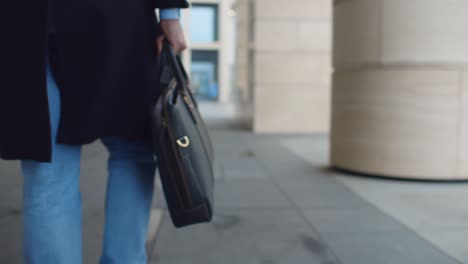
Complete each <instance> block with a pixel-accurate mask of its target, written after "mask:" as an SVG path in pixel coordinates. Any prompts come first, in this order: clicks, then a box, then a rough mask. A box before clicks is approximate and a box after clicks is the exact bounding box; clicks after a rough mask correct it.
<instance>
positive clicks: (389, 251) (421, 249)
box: [322, 231, 460, 264]
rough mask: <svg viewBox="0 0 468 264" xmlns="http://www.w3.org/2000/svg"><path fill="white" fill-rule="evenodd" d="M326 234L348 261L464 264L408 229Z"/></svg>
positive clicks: (364, 263)
mask: <svg viewBox="0 0 468 264" xmlns="http://www.w3.org/2000/svg"><path fill="white" fill-rule="evenodd" d="M322 235H323V236H324V239H325V240H326V242H327V243H328V244H329V245H330V247H331V248H332V249H333V251H334V252H335V254H336V255H337V256H338V258H339V259H341V260H343V263H346V264H367V263H369V264H377V263H378V264H395V263H398V264H460V262H458V261H457V260H455V259H454V258H452V257H449V256H447V255H446V254H445V253H443V252H442V251H440V250H439V249H438V248H436V247H434V246H433V245H432V244H430V243H429V242H427V241H426V240H424V239H422V238H420V237H418V236H417V235H415V234H414V233H411V232H408V231H387V232H372V233H368V232H364V233H324V234H322Z"/></svg>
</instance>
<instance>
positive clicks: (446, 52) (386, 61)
mask: <svg viewBox="0 0 468 264" xmlns="http://www.w3.org/2000/svg"><path fill="white" fill-rule="evenodd" d="M334 10H335V11H334V28H335V29H334V32H335V34H334V63H333V66H334V69H335V72H334V77H333V79H334V86H333V110H332V111H333V122H332V137H331V138H332V144H331V146H332V155H331V162H332V164H333V165H334V166H337V167H340V168H344V169H347V170H351V171H355V172H360V173H369V174H376V175H383V176H392V177H404V178H424V179H462V178H468V120H467V118H468V84H467V83H468V72H467V66H468V16H467V14H468V2H467V1H460V0H411V1H408V0H340V1H335V7H334Z"/></svg>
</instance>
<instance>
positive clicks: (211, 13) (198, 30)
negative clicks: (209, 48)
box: [190, 4, 218, 43]
mask: <svg viewBox="0 0 468 264" xmlns="http://www.w3.org/2000/svg"><path fill="white" fill-rule="evenodd" d="M190 23H191V26H190V28H191V40H192V42H193V43H213V42H217V41H218V5H213V4H193V5H192V8H191V21H190Z"/></svg>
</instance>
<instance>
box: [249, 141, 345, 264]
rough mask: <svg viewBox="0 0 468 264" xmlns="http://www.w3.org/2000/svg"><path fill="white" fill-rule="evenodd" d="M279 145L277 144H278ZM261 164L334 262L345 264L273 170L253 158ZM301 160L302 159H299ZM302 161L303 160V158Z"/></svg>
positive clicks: (255, 157)
mask: <svg viewBox="0 0 468 264" xmlns="http://www.w3.org/2000/svg"><path fill="white" fill-rule="evenodd" d="M276 145H277V144H276ZM288 151H289V150H288ZM289 153H291V154H292V156H293V157H298V156H297V155H294V154H293V153H292V152H290V151H289ZM253 158H254V159H255V160H256V161H257V162H258V163H259V164H260V166H261V167H263V169H264V170H265V171H267V172H268V176H269V178H270V180H271V181H272V183H273V184H274V185H275V187H276V188H277V189H278V190H279V191H280V192H281V194H283V195H284V197H285V198H286V199H287V200H288V202H289V203H290V204H291V208H292V209H293V210H294V211H296V213H298V214H299V216H300V217H301V218H302V219H303V220H304V222H305V224H306V225H307V226H308V227H309V228H310V229H311V230H312V231H313V232H315V233H316V234H317V236H318V238H319V239H320V242H321V243H323V244H324V245H325V247H326V248H327V249H328V251H329V254H331V256H332V257H333V258H334V260H335V261H336V262H337V264H344V263H343V261H342V260H341V259H340V258H339V257H338V255H337V254H336V252H335V251H334V250H333V248H332V247H331V246H330V245H329V244H328V243H327V241H326V240H325V238H324V237H323V235H322V233H320V232H319V231H318V230H317V229H316V227H315V226H314V225H312V223H311V222H310V221H308V220H307V217H306V216H305V214H304V210H303V209H302V208H301V207H300V206H299V205H298V204H296V203H295V202H294V201H293V199H292V198H291V197H290V196H289V195H288V194H287V193H286V192H285V191H284V190H283V188H281V186H280V185H279V183H278V182H277V179H276V178H275V177H273V176H272V172H271V170H270V169H269V168H268V166H266V165H265V163H264V161H263V160H261V159H260V158H259V157H258V156H254V157H253ZM299 158H301V157H299ZM301 159H302V158H301Z"/></svg>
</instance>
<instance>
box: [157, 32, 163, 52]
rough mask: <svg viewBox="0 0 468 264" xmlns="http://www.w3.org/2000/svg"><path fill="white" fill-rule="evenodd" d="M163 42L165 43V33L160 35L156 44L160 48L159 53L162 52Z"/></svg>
mask: <svg viewBox="0 0 468 264" xmlns="http://www.w3.org/2000/svg"><path fill="white" fill-rule="evenodd" d="M163 43H164V35H160V36H158V39H157V41H156V46H157V49H158V55H159V54H161V52H162V48H163Z"/></svg>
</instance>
